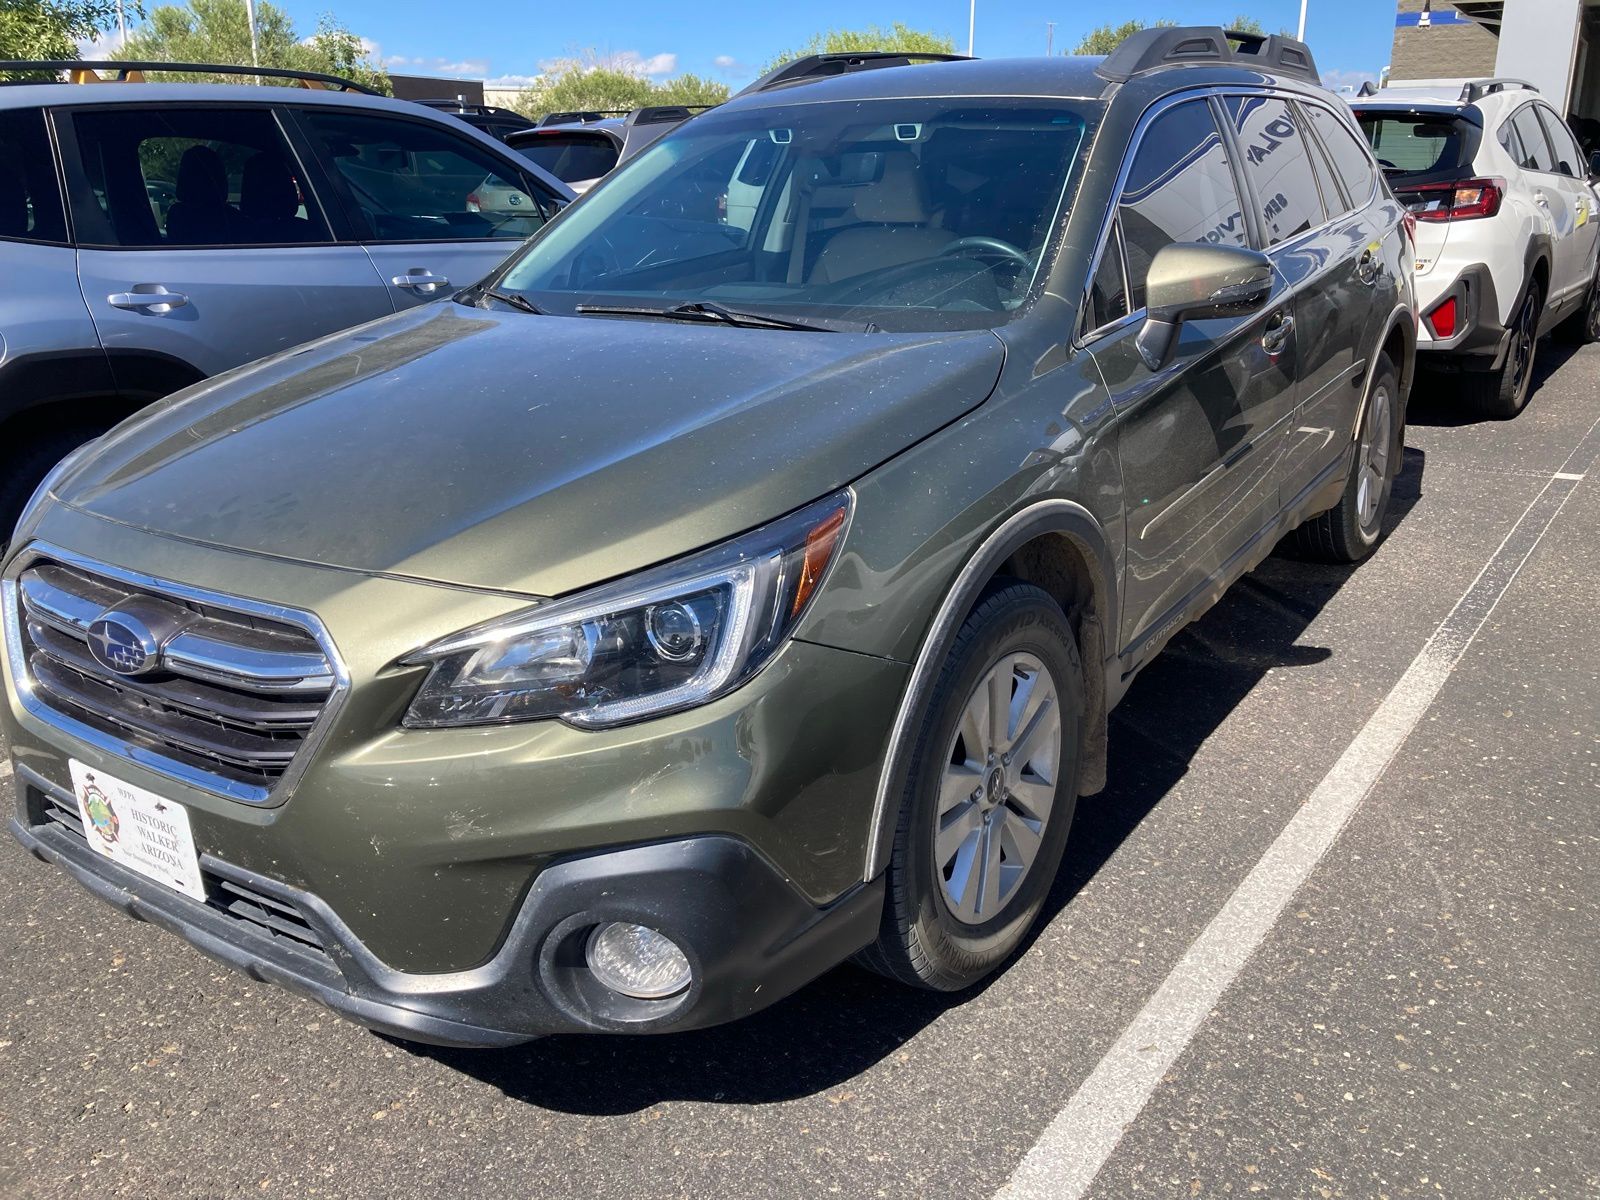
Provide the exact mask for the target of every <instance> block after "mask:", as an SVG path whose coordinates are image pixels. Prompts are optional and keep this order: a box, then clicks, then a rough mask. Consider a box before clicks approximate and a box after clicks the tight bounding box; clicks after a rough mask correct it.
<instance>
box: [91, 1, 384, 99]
mask: <svg viewBox="0 0 1600 1200" xmlns="http://www.w3.org/2000/svg"><path fill="white" fill-rule="evenodd" d="M255 9H256V45H257V50H258V54H259V59H260V63H261V65H262V66H263V67H283V68H285V69H287V70H292V71H318V72H322V73H324V74H333V75H340V76H343V77H345V78H352V79H355V80H356V81H357V82H359V83H364V84H366V85H367V86H368V87H372V88H376V89H377V90H378V91H381V92H385V93H387V92H389V91H391V90H392V89H391V88H390V86H389V76H388V74H387V72H385V71H384V70H383V68H381V67H380V66H378V65H377V64H376V63H374V62H372V61H371V59H370V58H369V57H368V55H367V51H366V48H365V44H364V43H363V42H362V41H361V39H360V38H359V37H357V36H356V35H355V34H354V33H352V32H350V30H349V29H347V28H345V27H344V26H343V25H341V24H340V23H339V22H338V21H336V20H335V19H334V18H333V17H332V16H331V15H324V16H323V17H322V19H321V20H320V21H319V22H318V23H317V29H316V32H315V33H314V34H313V35H312V36H311V37H310V38H304V39H303V38H302V37H301V36H300V34H299V32H298V31H297V30H296V29H295V27H294V22H293V21H292V20H290V18H289V14H288V13H286V12H284V11H283V9H281V8H279V7H277V5H275V4H272V3H270V2H269V0H257V3H256V6H255ZM112 57H113V58H118V59H139V58H143V59H164V60H166V61H167V62H192V63H218V64H224V65H228V66H241V67H247V66H249V65H250V23H249V19H248V18H247V16H246V9H245V4H244V0H189V3H188V4H187V5H175V4H163V5H161V6H160V7H159V8H156V9H155V10H153V11H152V12H151V13H150V18H149V20H148V21H146V22H145V23H144V24H143V25H141V26H140V27H139V28H138V29H137V30H135V31H134V32H133V33H132V34H130V35H129V37H128V43H127V45H125V46H124V47H122V49H121V50H118V51H117V52H116V53H115V54H113V55H112ZM168 77H169V76H163V78H168ZM170 78H173V79H181V80H186V81H189V82H205V83H253V82H256V81H255V80H254V79H252V78H251V77H250V76H248V75H206V74H201V73H193V74H183V75H178V74H174V75H172V76H170ZM261 82H265V83H272V82H280V81H274V80H270V79H266V80H262V81H261ZM281 82H283V83H288V82H289V81H288V80H282V81H281Z"/></svg>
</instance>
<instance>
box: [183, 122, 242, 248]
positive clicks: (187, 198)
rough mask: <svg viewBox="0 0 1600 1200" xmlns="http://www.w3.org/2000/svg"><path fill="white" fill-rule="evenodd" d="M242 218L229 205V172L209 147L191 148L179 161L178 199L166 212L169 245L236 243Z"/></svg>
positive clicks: (219, 157)
mask: <svg viewBox="0 0 1600 1200" xmlns="http://www.w3.org/2000/svg"><path fill="white" fill-rule="evenodd" d="M239 224H240V222H239V214H238V212H237V211H236V210H235V209H234V207H233V205H231V204H229V203H228V170H227V168H226V167H225V166H224V165H223V162H222V156H221V155H220V154H218V153H217V152H216V151H215V150H213V149H212V148H211V147H210V146H190V147H189V148H188V149H187V150H185V151H184V152H183V157H182V158H181V159H180V160H179V161H178V180H177V199H176V200H174V201H173V202H172V207H171V208H169V209H168V210H167V241H168V242H170V243H172V244H174V245H181V246H214V245H219V244H222V243H226V242H231V241H235V240H237V236H238V232H239Z"/></svg>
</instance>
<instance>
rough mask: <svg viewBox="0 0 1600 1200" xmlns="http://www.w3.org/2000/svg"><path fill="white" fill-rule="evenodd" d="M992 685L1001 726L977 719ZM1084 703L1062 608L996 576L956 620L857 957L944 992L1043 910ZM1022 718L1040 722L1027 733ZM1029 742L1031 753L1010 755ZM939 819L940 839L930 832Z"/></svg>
mask: <svg viewBox="0 0 1600 1200" xmlns="http://www.w3.org/2000/svg"><path fill="white" fill-rule="evenodd" d="M991 681H998V682H997V683H996V684H995V687H996V691H995V692H990V691H989V685H990V683H991ZM1000 688H1005V689H1006V692H1005V698H1006V700H1007V702H1008V703H1007V706H1006V707H1007V712H1006V728H1005V731H1004V733H1003V734H1000V735H999V736H998V737H997V736H996V730H995V728H994V726H993V725H992V724H989V723H988V722H987V721H986V720H985V717H986V715H987V714H988V713H990V712H992V711H993V708H992V706H989V705H988V704H987V697H988V696H990V695H995V694H998V692H999V689H1000ZM1041 689H1043V690H1041ZM1052 692H1053V697H1054V699H1053V703H1052V702H1051V694H1052ZM1083 709H1084V705H1083V671H1082V666H1081V664H1080V661H1079V657H1078V647H1077V642H1076V640H1075V638H1074V637H1073V634H1072V629H1071V627H1070V626H1069V625H1068V624H1067V619H1066V616H1065V615H1064V614H1063V613H1062V611H1061V608H1060V606H1059V605H1058V604H1056V602H1055V601H1054V600H1053V599H1052V598H1051V597H1050V595H1049V594H1048V593H1047V592H1045V591H1043V590H1042V589H1040V588H1037V587H1034V586H1033V585H1031V584H1026V583H1018V582H1005V581H1000V582H998V583H997V584H996V586H994V587H992V588H991V590H990V591H989V592H988V593H987V594H986V595H985V597H984V598H983V599H982V600H981V601H980V602H979V604H978V606H977V608H976V609H974V610H973V612H972V614H971V615H970V616H969V617H967V619H966V621H965V622H964V623H963V624H962V626H961V629H960V630H959V631H958V633H957V635H956V640H955V645H954V646H953V647H952V649H951V651H950V655H949V657H948V658H947V659H946V660H945V664H944V668H943V669H942V670H941V671H940V674H939V678H938V680H937V682H936V683H935V685H934V691H933V695H932V698H931V700H930V702H929V703H928V706H927V709H926V711H925V713H924V714H923V719H922V722H921V725H920V729H919V732H918V735H917V741H916V745H915V747H914V749H913V757H912V766H911V773H910V777H909V778H908V780H907V781H906V789H905V792H904V794H903V796H902V798H901V804H900V815H899V822H898V825H897V827H896V830H895V839H894V849H893V852H892V854H891V857H890V861H889V870H888V887H887V895H886V899H885V902H884V912H883V924H882V926H881V928H880V930H879V935H878V940H877V941H876V942H875V943H874V944H873V945H872V946H870V947H868V948H867V949H866V950H865V951H863V952H862V953H861V954H860V955H859V956H858V960H859V961H860V962H862V964H863V965H865V966H867V967H869V968H870V969H872V970H874V971H877V972H878V973H879V974H882V975H887V976H888V977H889V978H891V979H896V980H899V981H900V982H902V983H905V984H908V985H910V986H912V987H918V988H924V989H928V990H932V991H944V992H950V991H959V990H960V989H962V988H966V987H970V986H971V985H972V984H975V983H977V982H978V981H979V980H980V979H982V978H983V977H984V976H986V975H988V974H989V973H990V972H992V971H994V970H996V969H997V968H998V967H1000V966H1001V964H1003V963H1004V962H1005V961H1006V960H1007V959H1008V958H1010V957H1011V955H1012V954H1013V953H1014V952H1015V951H1016V949H1017V947H1018V946H1020V945H1021V944H1022V940H1023V938H1024V937H1026V936H1027V933H1028V930H1029V929H1030V928H1032V926H1033V923H1034V921H1035V920H1036V919H1037V918H1038V916H1039V911H1040V909H1041V908H1043V907H1044V901H1045V897H1046V896H1047V895H1048V894H1049V892H1050V887H1051V885H1052V884H1053V883H1054V882H1055V876H1056V871H1057V868H1058V867H1059V866H1060V863H1061V854H1062V850H1063V849H1064V847H1065V846H1066V841H1067V831H1068V829H1069V828H1070V827H1071V824H1072V813H1073V809H1074V807H1075V805H1076V802H1077V796H1078V778H1079V771H1080V769H1081V764H1082V740H1083V739H1082V728H1081V727H1082V720H1083ZM980 710H981V711H980ZM1051 714H1054V715H1053V717H1052V715H1051ZM986 725H987V726H988V727H987V728H985V726H986ZM1029 728H1034V729H1035V733H1034V735H1033V736H1031V737H1029V738H1027V739H1024V737H1023V736H1022V735H1023V734H1024V733H1026V732H1027V730H1028V729H1029ZM1024 740H1026V743H1027V749H1026V750H1025V751H1024V753H1025V754H1026V755H1027V757H1026V758H1025V759H1023V760H1021V761H1020V762H1018V761H1015V760H1010V761H1008V758H1007V756H1008V754H1009V752H1010V751H1013V750H1015V748H1016V747H1017V745H1018V744H1019V743H1022V742H1024ZM980 743H982V744H980ZM957 760H959V762H958V761H957ZM1052 770H1053V771H1054V777H1053V782H1051V775H1050V772H1051V771H1052ZM968 782H970V783H971V785H972V789H973V790H972V791H971V792H970V793H969V792H966V791H965V786H966V784H967V783H968ZM952 784H953V785H954V786H951V785H952ZM1041 808H1042V809H1045V810H1046V811H1043V812H1042V813H1041V812H1040V811H1039V810H1040V809H1041ZM940 822H943V823H944V826H945V830H946V837H945V839H944V840H937V839H936V825H937V824H938V823H940ZM957 846H959V847H960V848H959V849H956V850H954V851H953V853H952V847H957ZM1029 852H1031V858H1030V857H1028V853H1029ZM941 858H943V859H944V860H945V861H944V862H942V863H941V862H940V861H939V859H941ZM990 881H993V883H992V887H987V888H986V887H985V886H984V885H985V884H986V883H989V882H990ZM963 884H966V886H963Z"/></svg>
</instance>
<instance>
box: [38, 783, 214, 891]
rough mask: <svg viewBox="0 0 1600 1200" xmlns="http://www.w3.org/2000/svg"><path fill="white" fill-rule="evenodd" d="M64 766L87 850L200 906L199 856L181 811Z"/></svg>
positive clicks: (153, 797) (128, 786)
mask: <svg viewBox="0 0 1600 1200" xmlns="http://www.w3.org/2000/svg"><path fill="white" fill-rule="evenodd" d="M68 765H69V766H70V767H71V768H72V790H73V791H74V792H76V793H77V796H78V815H79V816H80V817H82V818H83V832H84V836H85V837H87V838H88V839H89V846H90V848H91V849H92V850H94V851H95V852H96V853H97V854H101V855H104V856H105V857H106V858H109V859H110V860H111V861H112V862H114V863H118V864H120V865H121V866H124V867H127V868H128V870H130V871H137V872H138V873H139V874H140V875H144V876H146V877H147V878H150V879H154V880H155V881H156V882H157V883H163V884H165V885H166V886H167V887H169V888H171V889H172V890H173V891H176V892H182V893H183V894H184V895H185V896H190V897H192V898H194V899H196V900H201V901H203V900H205V898H206V889H205V884H204V883H202V882H201V880H200V856H199V855H198V854H197V853H196V852H195V848H194V835H193V834H192V833H190V832H189V812H188V810H187V809H185V808H184V807H183V805H181V804H176V803H174V802H173V801H171V800H168V799H166V798H164V797H162V796H158V795H156V794H155V793H154V792H148V791H146V790H145V789H144V788H141V787H134V785H133V784H131V783H124V782H123V781H122V780H120V779H117V778H115V777H114V776H111V775H107V774H106V773H105V772H104V771H96V770H92V769H91V768H89V767H86V766H84V765H83V764H82V763H81V762H77V761H76V760H74V761H72V762H70V763H69V764H68Z"/></svg>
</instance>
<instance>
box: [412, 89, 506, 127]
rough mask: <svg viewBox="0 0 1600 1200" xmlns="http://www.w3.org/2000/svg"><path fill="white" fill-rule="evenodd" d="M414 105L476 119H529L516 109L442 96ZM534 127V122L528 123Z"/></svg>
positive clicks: (419, 101)
mask: <svg viewBox="0 0 1600 1200" xmlns="http://www.w3.org/2000/svg"><path fill="white" fill-rule="evenodd" d="M412 103H413V104H421V105H423V106H424V107H425V108H437V109H439V110H440V111H441V112H452V113H467V114H470V115H471V116H475V117H517V118H519V119H521V120H523V121H528V118H527V117H525V116H523V115H522V114H521V113H519V112H518V111H517V110H516V109H514V108H497V107H496V106H495V105H493V104H478V103H477V102H476V101H472V100H450V99H448V98H445V97H442V96H433V97H429V98H428V99H426V100H413V101H412ZM528 124H530V125H532V124H533V122H532V121H528Z"/></svg>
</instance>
